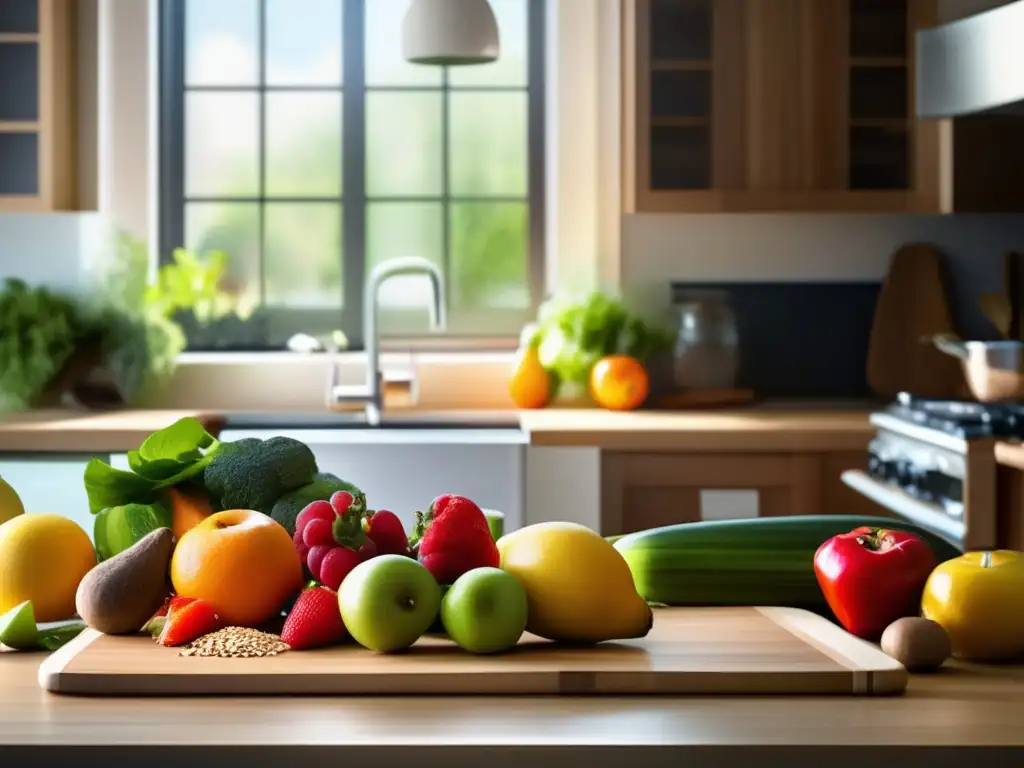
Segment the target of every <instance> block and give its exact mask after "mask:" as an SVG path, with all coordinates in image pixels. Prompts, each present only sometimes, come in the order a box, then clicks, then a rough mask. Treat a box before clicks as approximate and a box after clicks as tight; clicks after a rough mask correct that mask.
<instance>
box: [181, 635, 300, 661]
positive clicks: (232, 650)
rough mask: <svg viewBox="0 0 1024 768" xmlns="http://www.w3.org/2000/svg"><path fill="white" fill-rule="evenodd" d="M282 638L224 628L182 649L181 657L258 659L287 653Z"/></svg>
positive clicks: (286, 647)
mask: <svg viewBox="0 0 1024 768" xmlns="http://www.w3.org/2000/svg"><path fill="white" fill-rule="evenodd" d="M287 650H288V646H287V645H286V644H285V643H283V642H281V638H280V637H278V636H277V635H272V634H270V633H269V632H260V631H259V630H257V629H247V628H245V627H224V629H219V630H217V631H216V632H211V633H210V634H208V635H203V636H202V637H200V638H198V639H197V640H195V641H193V642H191V643H189V644H188V645H186V646H184V647H183V648H182V649H181V652H180V655H181V656H216V657H218V658H221V659H250V658H252V659H258V658H263V657H264V656H276V655H277V654H279V653H281V652H282V651H287Z"/></svg>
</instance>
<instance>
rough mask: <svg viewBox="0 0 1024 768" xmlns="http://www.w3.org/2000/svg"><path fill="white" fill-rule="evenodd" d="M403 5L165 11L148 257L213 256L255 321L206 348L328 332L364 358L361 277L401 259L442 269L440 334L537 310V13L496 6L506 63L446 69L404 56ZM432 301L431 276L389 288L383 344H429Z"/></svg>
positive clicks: (509, 327)
mask: <svg viewBox="0 0 1024 768" xmlns="http://www.w3.org/2000/svg"><path fill="white" fill-rule="evenodd" d="M409 1H410V0H301V2H296V0H162V6H161V17H160V123H159V125H160V130H159V133H160V139H159V142H160V250H161V258H162V259H163V260H164V261H166V260H168V259H170V257H171V253H172V251H173V250H174V249H175V248H176V247H179V246H185V247H187V248H189V249H191V250H194V251H197V252H199V253H205V252H209V251H212V250H222V251H224V252H225V253H226V254H227V256H228V260H229V261H228V270H227V279H226V280H225V281H224V283H225V286H226V287H227V288H228V289H229V290H230V291H232V292H233V293H235V294H236V295H237V296H239V297H242V298H244V299H245V301H246V302H248V303H249V304H251V305H252V306H255V307H257V310H256V313H255V314H254V315H253V317H252V318H251V319H250V320H248V321H246V322H237V323H234V324H233V325H232V324H226V325H223V326H222V327H221V328H220V329H219V331H218V332H219V334H220V336H219V337H218V339H217V341H218V344H217V346H219V347H226V348H236V349H239V348H247V349H279V348H281V347H282V346H283V344H284V343H285V341H286V340H287V339H288V338H289V337H290V336H291V335H292V334H294V333H300V332H304V333H312V334H327V333H329V332H331V331H333V330H335V329H340V330H342V331H343V332H344V334H345V336H346V337H347V339H348V342H349V346H350V348H354V349H358V348H361V347H362V342H363V328H362V326H363V323H362V314H363V296H362V292H363V284H364V280H365V278H366V276H367V275H368V274H369V271H370V270H371V269H372V268H373V267H374V266H376V265H377V264H379V263H380V262H382V261H384V260H387V259H390V258H394V257H400V256H409V255H417V256H422V257H425V258H427V259H430V260H431V261H433V262H435V263H436V264H438V265H439V267H441V269H442V272H443V274H444V276H445V288H446V295H447V304H448V307H447V309H448V312H447V316H448V324H447V330H446V334H447V335H448V336H454V337H464V338H467V339H472V338H473V337H476V338H482V337H487V338H494V337H503V336H508V337H512V336H516V335H518V333H519V329H520V328H521V327H522V325H523V323H524V322H526V321H527V320H529V319H530V318H531V317H532V316H533V314H534V311H535V309H536V306H537V304H538V302H539V300H540V298H541V295H540V292H541V286H542V284H543V273H544V264H543V261H544V256H543V242H544V199H543V198H544V182H543V169H544V57H543V51H544V42H543V41H544V19H543V0H490V2H491V5H492V7H493V8H494V11H495V15H496V16H497V19H498V24H499V29H500V35H501V45H502V51H501V58H500V59H499V60H498V61H497V62H495V63H494V64H488V65H478V66H471V67H452V68H439V67H425V66H419V65H414V64H410V63H407V62H406V61H404V59H403V58H402V53H401V29H402V20H403V18H404V15H405V11H406V9H407V7H408V4H409ZM300 9H301V10H300ZM429 303H430V286H429V284H428V282H427V280H426V278H425V277H421V276H419V275H416V276H408V277H395V278H392V279H391V280H389V281H388V282H387V283H385V284H384V286H383V288H382V291H381V305H380V306H381V328H382V332H383V333H384V334H385V335H387V336H391V337H396V336H397V337H402V338H410V339H412V338H417V337H426V336H427V335H428V334H430V331H429V330H428V329H429V312H428V306H429ZM191 346H192V348H197V347H199V348H202V346H203V344H202V343H199V344H197V343H196V340H195V339H192V344H191Z"/></svg>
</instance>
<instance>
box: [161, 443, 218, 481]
mask: <svg viewBox="0 0 1024 768" xmlns="http://www.w3.org/2000/svg"><path fill="white" fill-rule="evenodd" d="M220 445H221V444H220V443H217V444H216V445H215V446H214V447H213V448H211V449H210V450H209V451H207V452H206V455H205V456H203V457H202V458H201V459H199V461H196V462H194V463H192V464H189V465H187V466H182V469H181V470H180V471H179V472H178V473H177V474H174V475H171V476H170V477H168V478H165V479H164V480H161V481H160V482H158V483H157V484H156V487H157V488H158V489H160V488H170V487H172V486H175V485H178V484H179V483H183V482H185V481H186V480H191V479H192V478H193V477H197V476H198V475H201V474H202V473H203V470H205V469H206V466H207V465H208V464H209V463H210V461H212V460H213V457H214V456H216V455H217V449H219V448H220Z"/></svg>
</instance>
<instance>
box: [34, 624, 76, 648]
mask: <svg viewBox="0 0 1024 768" xmlns="http://www.w3.org/2000/svg"><path fill="white" fill-rule="evenodd" d="M84 629H85V622H84V621H69V622H68V623H67V624H60V625H58V626H55V627H49V628H48V629H43V630H40V632H39V645H40V646H41V647H42V648H45V649H46V650H48V651H56V650H57V649H58V648H60V647H61V646H62V645H66V644H67V643H69V642H71V641H72V640H74V639H75V638H76V637H78V636H79V635H80V634H82V631H83V630H84Z"/></svg>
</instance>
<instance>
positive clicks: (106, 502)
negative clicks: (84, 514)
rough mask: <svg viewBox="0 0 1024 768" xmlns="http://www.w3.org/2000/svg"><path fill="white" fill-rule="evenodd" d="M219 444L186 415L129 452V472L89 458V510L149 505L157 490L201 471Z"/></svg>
mask: <svg viewBox="0 0 1024 768" xmlns="http://www.w3.org/2000/svg"><path fill="white" fill-rule="evenodd" d="M220 446H221V443H219V442H218V441H217V439H216V438H214V437H213V435H211V434H210V433H209V432H207V431H206V428H205V427H204V426H203V425H202V423H201V422H200V421H199V420H198V419H195V418H193V417H191V416H188V417H185V418H183V419H179V420H178V421H176V422H174V423H173V424H171V425H170V426H168V427H165V428H164V429H161V430H159V431H157V432H154V433H153V434H152V435H150V436H149V437H148V438H146V440H145V441H144V442H143V443H142V445H140V446H139V449H138V450H137V451H129V452H128V466H129V467H130V468H131V471H127V472H126V471H125V470H123V469H116V468H115V467H112V466H110V465H109V464H108V463H106V462H105V461H102V460H101V459H92V460H91V461H90V462H89V463H88V464H87V465H86V467H85V492H86V495H87V496H88V498H89V511H90V512H91V513H92V514H94V515H95V514H98V513H100V512H102V511H103V510H105V509H108V508H110V507H121V506H124V505H128V504H150V503H151V502H153V501H154V500H155V498H156V497H157V495H158V492H159V491H160V490H162V489H164V488H170V487H172V486H175V485H178V484H179V483H182V482H184V481H186V480H189V479H191V478H193V477H196V476H198V475H199V474H201V473H202V472H203V470H204V469H205V468H206V465H207V464H209V463H210V461H211V460H212V459H213V457H214V456H215V455H216V453H217V451H218V450H219V449H220Z"/></svg>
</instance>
